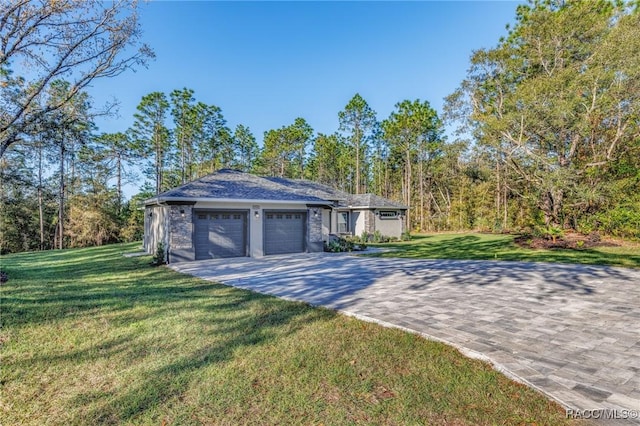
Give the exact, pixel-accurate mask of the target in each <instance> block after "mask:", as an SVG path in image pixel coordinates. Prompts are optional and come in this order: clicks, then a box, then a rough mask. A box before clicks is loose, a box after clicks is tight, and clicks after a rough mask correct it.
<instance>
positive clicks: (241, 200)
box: [144, 196, 332, 206]
mask: <svg viewBox="0 0 640 426" xmlns="http://www.w3.org/2000/svg"><path fill="white" fill-rule="evenodd" d="M180 201H185V202H186V201H190V202H208V203H253V204H261V203H262V204H304V205H307V204H321V205H328V206H330V205H332V202H331V201H327V200H321V199H308V200H270V199H245V198H212V197H162V196H160V197H154V198H150V199H148V200H146V201H145V203H144V204H145V206H148V205H153V204H161V203H167V202H180Z"/></svg>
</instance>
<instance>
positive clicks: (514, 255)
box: [373, 234, 640, 268]
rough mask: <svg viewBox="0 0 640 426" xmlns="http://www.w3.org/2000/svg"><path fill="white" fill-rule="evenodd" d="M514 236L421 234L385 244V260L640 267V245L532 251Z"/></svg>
mask: <svg viewBox="0 0 640 426" xmlns="http://www.w3.org/2000/svg"><path fill="white" fill-rule="evenodd" d="M514 238H515V237H514V236H513V235H502V234H419V235H414V236H413V237H412V238H411V241H405V242H397V243H388V244H381V245H380V246H383V247H390V248H393V249H394V250H393V251H390V252H385V253H376V254H373V256H381V257H409V258H421V259H467V260H513V261H525V262H558V263H583V264H592V265H595V264H597V265H611V266H626V267H634V268H638V267H640V244H638V243H631V242H620V245H619V246H610V247H597V248H590V249H583V250H572V249H551V250H543V249H529V248H523V247H520V246H518V245H516V244H515V243H514Z"/></svg>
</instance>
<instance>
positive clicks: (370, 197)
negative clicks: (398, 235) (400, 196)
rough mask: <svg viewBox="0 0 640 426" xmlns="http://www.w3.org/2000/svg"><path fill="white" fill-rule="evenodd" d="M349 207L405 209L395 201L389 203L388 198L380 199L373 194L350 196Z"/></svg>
mask: <svg viewBox="0 0 640 426" xmlns="http://www.w3.org/2000/svg"><path fill="white" fill-rule="evenodd" d="M347 202H348V205H349V206H350V207H369V208H393V209H406V208H407V206H405V205H402V204H400V203H396V202H395V201H391V200H389V199H388V198H384V197H380V196H378V195H375V194H358V195H350V196H349V198H348V200H347Z"/></svg>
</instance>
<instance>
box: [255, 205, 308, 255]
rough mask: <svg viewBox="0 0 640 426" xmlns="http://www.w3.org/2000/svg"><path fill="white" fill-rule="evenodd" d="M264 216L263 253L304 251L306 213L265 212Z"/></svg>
mask: <svg viewBox="0 0 640 426" xmlns="http://www.w3.org/2000/svg"><path fill="white" fill-rule="evenodd" d="M264 217H265V220H264V254H284V253H302V252H304V251H305V235H306V229H307V227H306V223H307V214H306V213H304V212H286V211H284V212H267V213H266V214H265V216H264Z"/></svg>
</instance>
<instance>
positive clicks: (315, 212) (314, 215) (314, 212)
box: [313, 209, 318, 217]
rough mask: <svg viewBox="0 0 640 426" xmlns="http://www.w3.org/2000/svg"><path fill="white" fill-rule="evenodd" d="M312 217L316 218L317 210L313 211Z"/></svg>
mask: <svg viewBox="0 0 640 426" xmlns="http://www.w3.org/2000/svg"><path fill="white" fill-rule="evenodd" d="M313 217H318V209H313Z"/></svg>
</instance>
